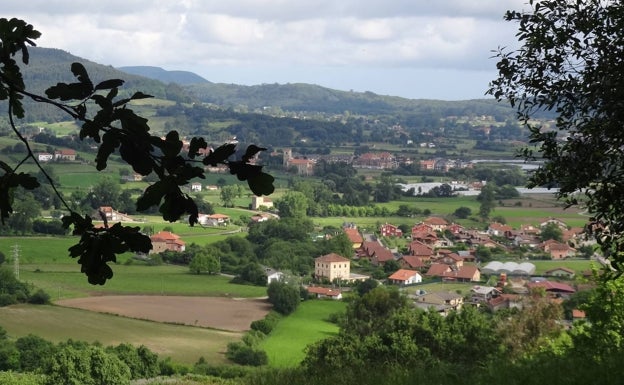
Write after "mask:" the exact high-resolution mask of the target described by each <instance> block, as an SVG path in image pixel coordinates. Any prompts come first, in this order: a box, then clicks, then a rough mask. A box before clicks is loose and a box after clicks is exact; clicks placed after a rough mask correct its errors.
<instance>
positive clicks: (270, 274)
mask: <svg viewBox="0 0 624 385" xmlns="http://www.w3.org/2000/svg"><path fill="white" fill-rule="evenodd" d="M264 272H265V274H266V276H267V285H268V284H270V283H271V282H280V281H282V280H283V279H284V273H282V272H281V271H277V270H275V269H272V268H270V267H265V268H264Z"/></svg>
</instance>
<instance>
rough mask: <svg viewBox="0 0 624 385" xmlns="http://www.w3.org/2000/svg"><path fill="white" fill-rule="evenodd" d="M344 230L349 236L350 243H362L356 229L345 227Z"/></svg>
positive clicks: (362, 239)
mask: <svg viewBox="0 0 624 385" xmlns="http://www.w3.org/2000/svg"><path fill="white" fill-rule="evenodd" d="M344 232H345V233H346V234H347V237H349V240H350V241H351V243H362V241H364V238H362V235H361V234H360V232H359V231H358V229H350V228H347V229H344Z"/></svg>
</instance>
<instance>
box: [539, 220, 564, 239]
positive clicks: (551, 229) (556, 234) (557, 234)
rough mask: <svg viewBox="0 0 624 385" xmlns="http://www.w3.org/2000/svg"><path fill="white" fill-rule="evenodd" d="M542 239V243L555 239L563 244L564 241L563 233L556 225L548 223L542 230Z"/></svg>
mask: <svg viewBox="0 0 624 385" xmlns="http://www.w3.org/2000/svg"><path fill="white" fill-rule="evenodd" d="M540 239H541V240H542V241H547V240H549V239H554V240H555V241H557V242H561V241H562V239H563V231H561V229H560V228H559V226H558V225H557V224H556V223H548V224H546V226H544V227H542V229H541V230H540Z"/></svg>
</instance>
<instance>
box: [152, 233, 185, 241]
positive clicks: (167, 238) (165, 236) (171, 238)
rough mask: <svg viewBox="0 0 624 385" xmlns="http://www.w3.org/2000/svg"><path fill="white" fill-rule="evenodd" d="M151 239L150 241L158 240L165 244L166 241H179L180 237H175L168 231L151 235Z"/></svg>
mask: <svg viewBox="0 0 624 385" xmlns="http://www.w3.org/2000/svg"><path fill="white" fill-rule="evenodd" d="M150 238H151V239H152V241H154V240H156V241H158V240H160V241H161V242H166V241H175V240H178V239H180V236H178V235H175V234H174V233H172V232H169V231H159V232H157V233H156V234H154V235H152V236H151V237H150Z"/></svg>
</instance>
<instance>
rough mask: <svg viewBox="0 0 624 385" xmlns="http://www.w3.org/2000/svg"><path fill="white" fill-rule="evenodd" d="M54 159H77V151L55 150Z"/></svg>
mask: <svg viewBox="0 0 624 385" xmlns="http://www.w3.org/2000/svg"><path fill="white" fill-rule="evenodd" d="M54 160H69V161H74V160H76V151H75V150H72V149H62V150H57V151H54Z"/></svg>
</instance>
